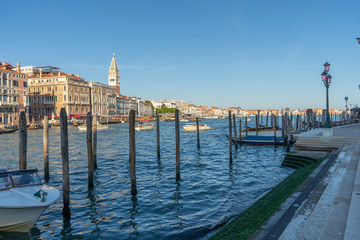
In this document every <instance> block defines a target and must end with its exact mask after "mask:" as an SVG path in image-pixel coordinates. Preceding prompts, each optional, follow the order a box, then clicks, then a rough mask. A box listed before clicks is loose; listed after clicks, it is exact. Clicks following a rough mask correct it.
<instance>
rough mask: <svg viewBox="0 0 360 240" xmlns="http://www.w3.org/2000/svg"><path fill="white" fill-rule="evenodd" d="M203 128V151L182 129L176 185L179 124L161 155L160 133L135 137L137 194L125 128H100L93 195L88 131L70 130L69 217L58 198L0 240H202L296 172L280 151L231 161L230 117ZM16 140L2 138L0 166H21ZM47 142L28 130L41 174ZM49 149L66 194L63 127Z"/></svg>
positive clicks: (244, 150) (33, 164) (55, 130)
mask: <svg viewBox="0 0 360 240" xmlns="http://www.w3.org/2000/svg"><path fill="white" fill-rule="evenodd" d="M202 123H205V124H207V125H209V126H210V127H211V128H212V129H211V130H207V131H202V132H200V144H201V147H200V149H198V148H197V142H196V132H184V131H183V130H181V131H180V142H181V147H180V149H181V157H180V161H181V163H180V166H181V180H180V181H179V182H176V180H175V128H174V125H175V124H174V122H160V135H161V140H160V142H161V158H157V154H156V131H154V130H153V131H144V132H136V176H137V189H138V194H137V195H136V196H132V195H131V193H130V188H131V187H130V171H129V170H130V169H129V144H128V138H129V137H128V124H113V125H109V129H108V130H103V131H98V145H97V146H98V149H97V158H98V159H97V161H98V169H97V170H96V171H95V177H94V183H95V187H94V188H93V189H92V190H89V189H88V187H87V149H86V133H85V132H80V131H79V130H78V129H77V128H76V127H73V126H69V128H68V131H69V157H70V188H71V193H70V194H71V195H70V204H71V205H70V208H71V219H70V220H63V217H62V206H63V203H62V199H60V200H59V201H58V202H57V203H56V204H54V205H52V206H51V207H49V208H48V209H47V210H46V211H45V212H44V213H43V215H42V216H41V217H40V218H39V220H38V221H37V223H36V225H35V226H34V227H33V228H32V229H31V231H30V232H29V233H28V234H5V233H0V239H19V238H20V237H21V239H22V238H28V239H60V238H61V239H157V240H159V239H202V238H204V236H206V234H209V232H211V231H212V230H213V229H216V228H217V227H218V226H219V225H221V224H222V223H224V222H225V221H228V220H229V219H231V218H232V217H234V216H235V215H236V214H238V213H240V212H241V211H243V210H245V209H246V208H247V207H249V206H250V205H251V204H252V203H253V202H254V201H256V199H257V198H258V197H259V196H261V195H262V194H264V193H265V192H266V191H268V190H269V189H271V188H273V187H274V186H275V185H277V184H278V183H279V182H280V181H282V180H283V179H284V178H286V177H287V176H288V175H289V174H291V173H292V172H293V170H292V169H289V168H286V167H282V166H281V162H282V160H283V156H284V154H285V148H284V147H282V146H277V147H274V146H245V145H243V146H241V147H239V148H238V149H235V147H233V163H232V164H229V152H228V151H229V146H228V144H229V141H228V139H227V138H226V136H225V135H226V134H228V131H229V130H228V120H227V119H204V120H202ZM184 124H185V123H184V122H180V127H181V128H182V126H183V125H184ZM253 125H254V121H250V122H249V126H253ZM18 141H19V140H18V132H16V133H12V134H3V135H0V167H7V168H8V169H9V170H16V169H18V148H19V147H18ZM42 142H43V141H42V130H30V131H28V152H27V160H28V165H27V166H28V169H32V168H37V169H39V173H40V175H41V176H43V145H42ZM49 145H50V147H49V151H50V178H51V179H50V182H49V183H50V184H51V185H52V186H55V187H57V188H58V189H59V190H61V188H62V182H61V180H62V175H61V174H62V166H61V153H60V136H59V127H51V128H50V132H49Z"/></svg>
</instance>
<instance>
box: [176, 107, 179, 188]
mask: <svg viewBox="0 0 360 240" xmlns="http://www.w3.org/2000/svg"><path fill="white" fill-rule="evenodd" d="M179 127H180V124H179V110H178V109H175V138H176V176H175V178H176V181H180V129H179Z"/></svg>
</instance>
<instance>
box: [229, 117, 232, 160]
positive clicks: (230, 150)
mask: <svg viewBox="0 0 360 240" xmlns="http://www.w3.org/2000/svg"><path fill="white" fill-rule="evenodd" d="M228 118H229V157H230V164H231V163H232V136H231V135H232V126H231V125H232V124H231V111H229V117H228Z"/></svg>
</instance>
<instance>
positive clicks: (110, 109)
mask: <svg viewBox="0 0 360 240" xmlns="http://www.w3.org/2000/svg"><path fill="white" fill-rule="evenodd" d="M89 86H90V87H91V102H92V113H93V114H95V115H98V116H101V117H106V118H110V119H113V118H115V115H116V89H115V87H112V86H109V85H106V84H103V83H95V82H90V83H89Z"/></svg>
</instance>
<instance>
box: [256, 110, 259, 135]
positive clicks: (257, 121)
mask: <svg viewBox="0 0 360 240" xmlns="http://www.w3.org/2000/svg"><path fill="white" fill-rule="evenodd" d="M255 124H256V136H258V134H259V114H257V115H256V116H255Z"/></svg>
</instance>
